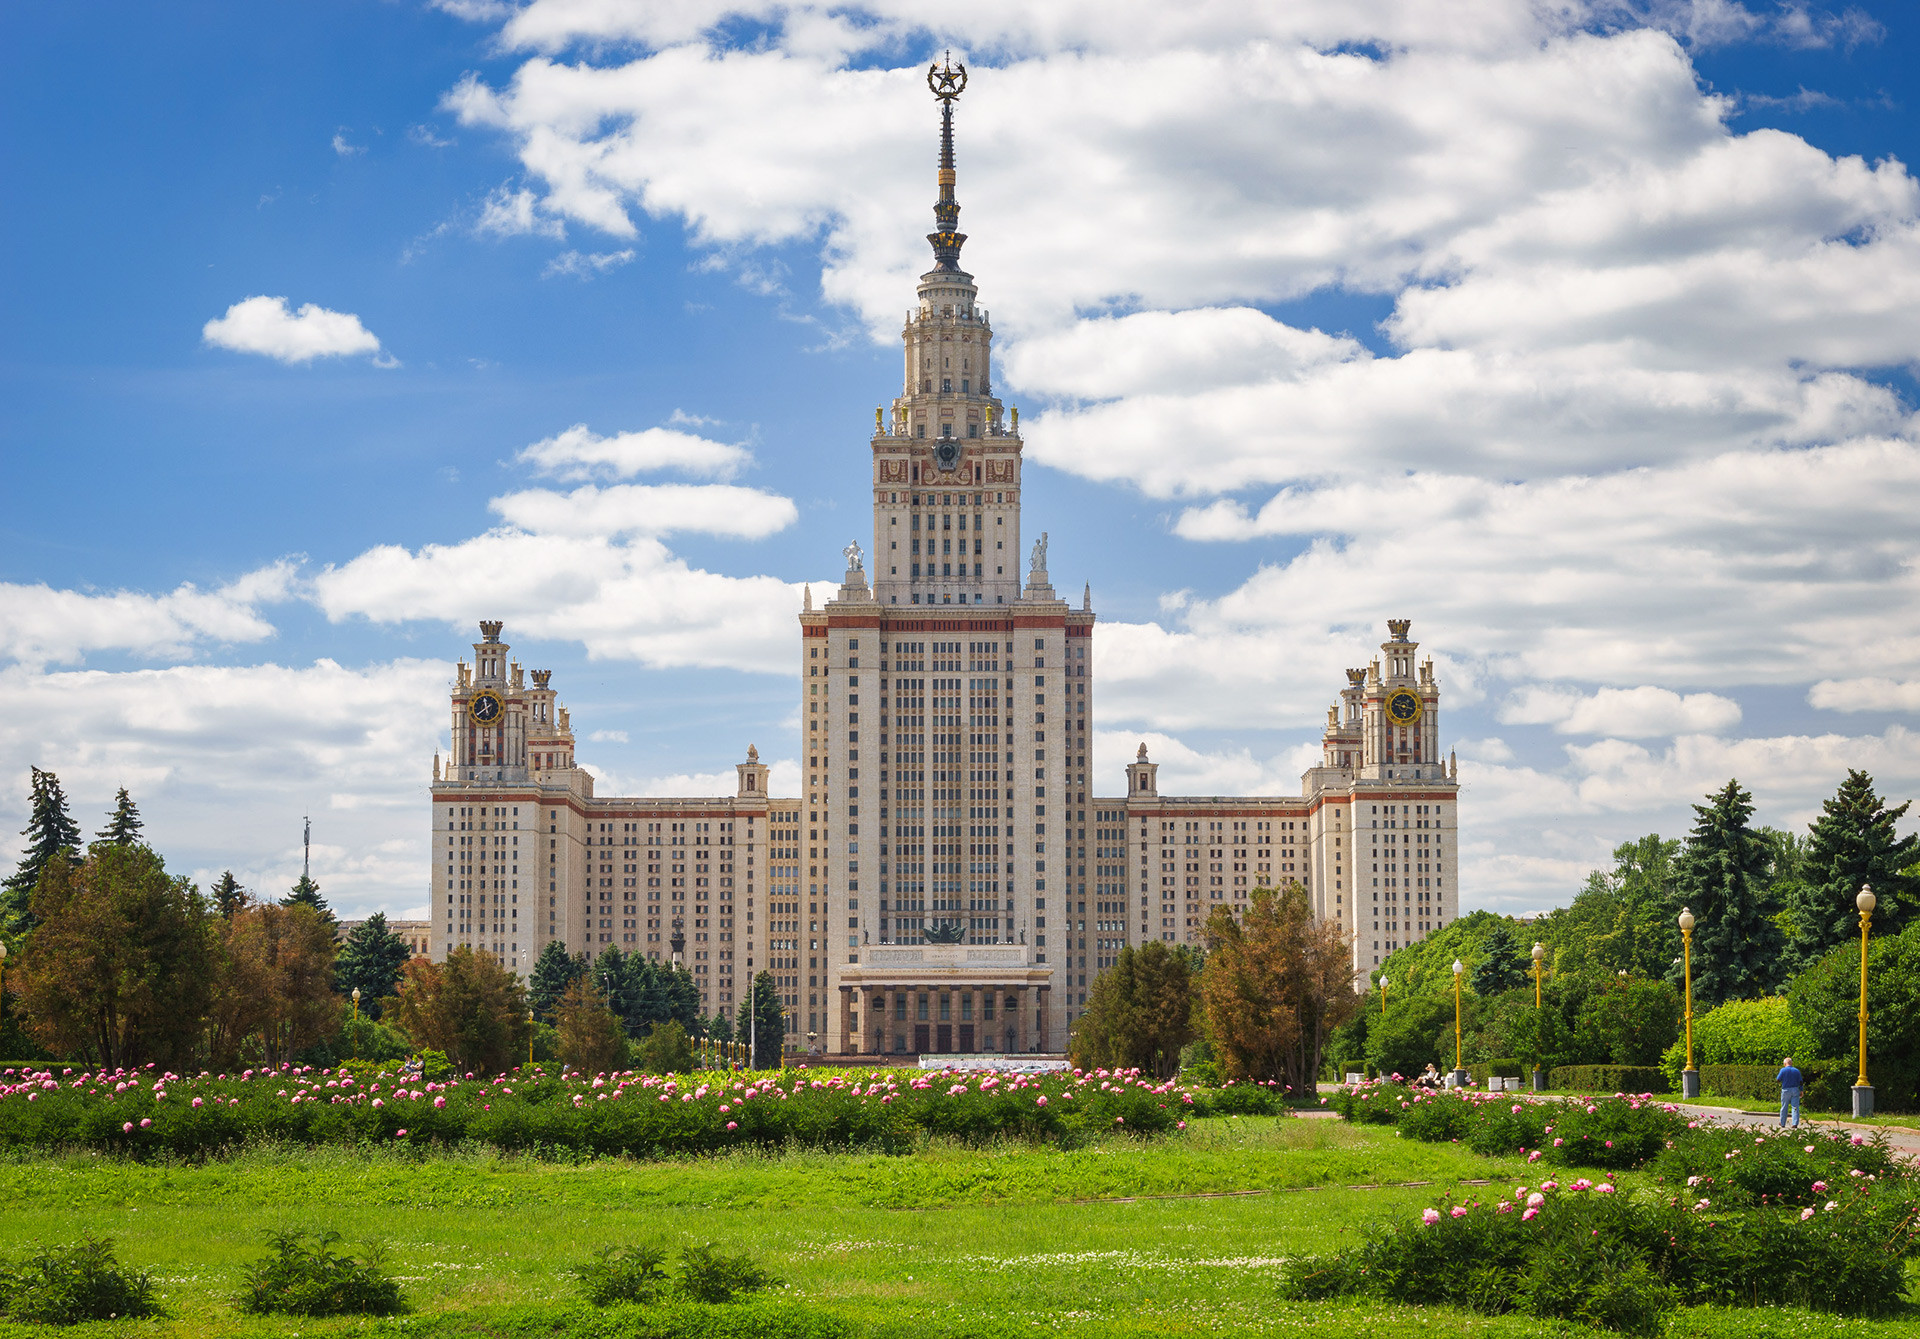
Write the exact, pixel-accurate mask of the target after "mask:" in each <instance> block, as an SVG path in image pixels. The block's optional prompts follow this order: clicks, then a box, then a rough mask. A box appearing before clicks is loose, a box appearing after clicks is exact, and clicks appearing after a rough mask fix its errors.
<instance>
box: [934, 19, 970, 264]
mask: <svg viewBox="0 0 1920 1339" xmlns="http://www.w3.org/2000/svg"><path fill="white" fill-rule="evenodd" d="M927 87H928V88H930V89H932V90H933V96H934V97H936V98H938V99H939V101H940V198H939V199H938V200H937V201H935V202H934V206H933V226H934V231H933V232H930V233H928V234H927V241H929V242H931V243H932V244H933V260H934V265H933V267H934V269H936V270H948V271H952V272H956V273H957V272H958V271H959V269H960V248H961V246H962V245H963V244H964V243H965V242H966V240H967V235H966V234H965V233H963V232H961V231H959V228H960V202H959V201H958V200H956V199H955V198H954V195H953V181H954V173H953V100H954V99H955V98H957V97H959V96H960V94H961V93H963V92H964V91H966V87H967V67H966V66H965V65H964V64H961V65H956V64H954V60H953V53H952V52H951V51H949V52H947V53H946V63H945V64H944V65H929V66H927Z"/></svg>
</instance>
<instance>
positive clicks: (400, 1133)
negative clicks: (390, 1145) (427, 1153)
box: [393, 1130, 407, 1139]
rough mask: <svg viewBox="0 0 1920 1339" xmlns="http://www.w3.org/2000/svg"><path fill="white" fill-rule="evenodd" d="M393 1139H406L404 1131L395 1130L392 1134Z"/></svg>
mask: <svg viewBox="0 0 1920 1339" xmlns="http://www.w3.org/2000/svg"><path fill="white" fill-rule="evenodd" d="M393 1137H394V1138H395V1139H405V1138H406V1137H407V1132H406V1131H405V1130H395V1131H394V1132H393Z"/></svg>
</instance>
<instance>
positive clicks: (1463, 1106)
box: [1400, 1089, 1473, 1144]
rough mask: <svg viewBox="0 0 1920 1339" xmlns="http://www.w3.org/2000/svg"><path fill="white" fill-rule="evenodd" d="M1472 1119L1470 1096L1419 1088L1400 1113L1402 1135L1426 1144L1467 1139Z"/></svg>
mask: <svg viewBox="0 0 1920 1339" xmlns="http://www.w3.org/2000/svg"><path fill="white" fill-rule="evenodd" d="M1472 1120H1473V1105H1472V1103H1471V1102H1470V1101H1469V1099H1467V1098H1466V1097H1464V1096H1461V1095H1459V1094H1457V1093H1452V1092H1431V1091H1420V1090H1418V1089H1416V1090H1415V1091H1414V1093H1413V1094H1412V1096H1411V1097H1410V1098H1409V1099H1408V1100H1407V1105H1406V1109H1405V1110H1403V1111H1402V1112H1401V1113H1400V1134H1401V1136H1402V1137H1403V1138H1406V1139H1418V1140H1420V1141H1421V1142H1422V1143H1426V1144H1444V1143H1446V1142H1448V1141H1449V1140H1454V1139H1461V1138H1464V1137H1465V1136H1466V1133H1467V1130H1468V1128H1469V1126H1470V1125H1471V1124H1472Z"/></svg>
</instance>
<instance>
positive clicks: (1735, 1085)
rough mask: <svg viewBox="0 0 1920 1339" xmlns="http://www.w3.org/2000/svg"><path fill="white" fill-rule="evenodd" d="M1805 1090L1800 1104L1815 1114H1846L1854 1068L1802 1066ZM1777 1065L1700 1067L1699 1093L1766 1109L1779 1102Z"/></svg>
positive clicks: (1817, 1065)
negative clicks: (1746, 1101) (1760, 1104)
mask: <svg viewBox="0 0 1920 1339" xmlns="http://www.w3.org/2000/svg"><path fill="white" fill-rule="evenodd" d="M1799 1068H1800V1072H1801V1074H1803V1075H1805V1076H1806V1086H1805V1088H1804V1089H1802V1091H1801V1101H1802V1104H1803V1105H1804V1106H1806V1107H1809V1108H1811V1109H1813V1110H1815V1111H1849V1110H1851V1109H1852V1106H1853V1097H1852V1092H1853V1080H1854V1073H1853V1068H1852V1066H1850V1065H1842V1064H1835V1063H1831V1062H1823V1063H1820V1064H1807V1065H1801V1066H1800V1067H1799ZM1779 1072H1780V1066H1778V1065H1702V1066H1700V1091H1702V1092H1704V1093H1706V1094H1707V1095H1708V1096H1710V1097H1746V1098H1752V1099H1753V1100H1754V1101H1756V1102H1764V1103H1766V1104H1767V1105H1768V1106H1772V1105H1774V1104H1775V1103H1776V1102H1778V1101H1779V1100H1780V1085H1779V1084H1778V1083H1776V1082H1775V1081H1774V1077H1773V1076H1774V1075H1776V1074H1778V1073H1779Z"/></svg>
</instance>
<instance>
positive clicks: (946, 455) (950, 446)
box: [933, 440, 960, 472]
mask: <svg viewBox="0 0 1920 1339" xmlns="http://www.w3.org/2000/svg"><path fill="white" fill-rule="evenodd" d="M933 463H934V464H936V465H938V466H939V467H940V468H941V469H942V470H944V471H948V472H951V471H952V470H953V469H954V468H955V467H956V466H958V465H959V463H960V443H958V442H956V441H952V440H947V441H943V442H941V443H940V445H938V446H936V447H934V448H933Z"/></svg>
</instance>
